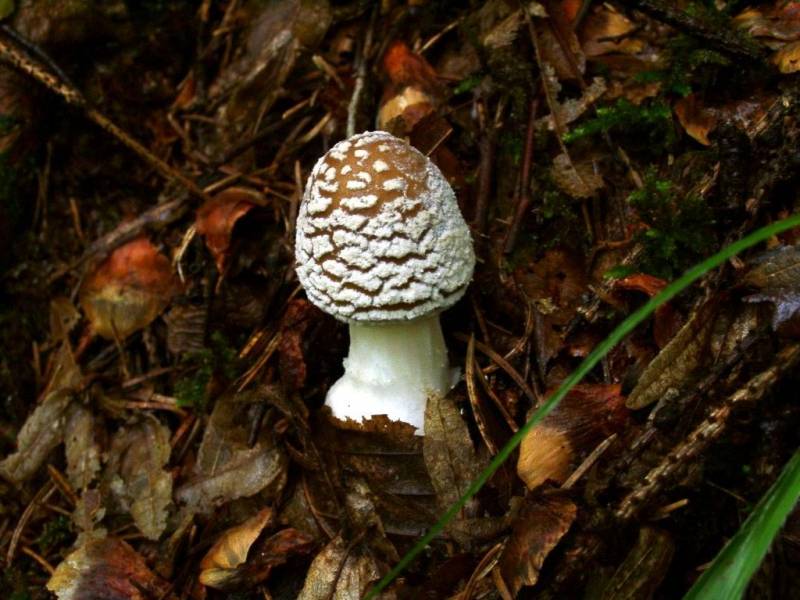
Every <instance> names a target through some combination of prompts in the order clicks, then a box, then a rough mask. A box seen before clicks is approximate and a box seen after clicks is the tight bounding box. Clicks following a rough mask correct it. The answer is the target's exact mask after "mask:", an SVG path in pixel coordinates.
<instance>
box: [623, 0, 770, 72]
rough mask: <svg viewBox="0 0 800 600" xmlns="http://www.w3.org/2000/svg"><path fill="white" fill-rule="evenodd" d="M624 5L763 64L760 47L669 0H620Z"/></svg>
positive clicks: (719, 48) (720, 49)
mask: <svg viewBox="0 0 800 600" xmlns="http://www.w3.org/2000/svg"><path fill="white" fill-rule="evenodd" d="M622 4H623V5H624V6H628V7H630V8H637V9H639V10H640V11H642V12H643V13H646V14H648V15H650V16H651V17H653V18H654V19H656V20H657V21H662V22H663V23H666V24H667V25H671V26H672V27H674V28H675V29H677V30H679V31H683V32H685V33H688V34H689V35H692V36H694V37H697V38H700V39H702V40H705V41H706V42H707V43H708V44H709V45H711V46H713V47H714V48H715V49H717V50H719V51H721V52H725V53H726V54H732V55H734V56H736V57H739V58H742V59H745V60H747V61H749V62H754V61H755V62H758V63H764V55H763V52H762V51H761V48H760V47H758V46H757V45H755V44H753V43H748V41H747V40H745V39H743V38H742V37H741V36H739V35H738V34H736V33H735V32H733V31H730V30H728V29H726V28H723V27H720V26H717V25H715V24H711V23H706V22H703V21H701V20H700V19H698V18H697V17H695V16H693V15H690V14H689V13H688V12H686V11H684V10H681V9H679V8H676V7H675V3H673V2H663V0H622Z"/></svg>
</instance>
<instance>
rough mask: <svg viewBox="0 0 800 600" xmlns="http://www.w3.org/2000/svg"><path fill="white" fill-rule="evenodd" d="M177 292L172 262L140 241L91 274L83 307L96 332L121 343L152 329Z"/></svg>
mask: <svg viewBox="0 0 800 600" xmlns="http://www.w3.org/2000/svg"><path fill="white" fill-rule="evenodd" d="M177 290H178V285H177V281H176V279H175V277H174V275H173V272H172V266H171V265H170V262H169V259H167V257H166V256H164V255H163V254H161V253H160V252H159V251H158V250H157V249H156V247H155V246H154V245H153V244H152V243H151V242H150V240H148V239H147V238H145V237H141V238H138V239H135V240H133V241H131V242H128V243H127V244H125V245H123V246H120V247H119V248H117V249H116V250H114V252H112V253H111V256H109V257H108V258H107V259H106V260H104V261H103V262H102V263H100V265H98V266H97V268H95V269H94V271H92V272H91V273H90V274H89V276H88V277H87V278H86V280H85V281H84V284H83V286H82V287H81V292H80V303H81V307H82V308H83V310H84V312H85V313H86V317H87V318H88V319H89V322H90V323H91V324H92V327H93V328H94V330H95V332H97V333H98V334H99V335H101V336H103V337H104V338H106V339H114V338H118V339H120V340H122V339H125V338H126V337H127V336H129V335H130V334H131V333H133V332H134V331H137V330H139V329H142V328H144V327H146V326H147V325H149V324H150V323H151V322H152V321H153V320H154V319H155V318H156V317H157V316H158V315H159V314H161V311H163V310H164V308H166V306H167V305H168V304H169V302H170V300H171V299H172V296H173V295H174V294H175V293H176V291H177Z"/></svg>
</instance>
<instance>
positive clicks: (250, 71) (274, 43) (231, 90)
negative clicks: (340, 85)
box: [209, 0, 332, 148]
mask: <svg viewBox="0 0 800 600" xmlns="http://www.w3.org/2000/svg"><path fill="white" fill-rule="evenodd" d="M242 12H243V13H244V14H242V22H243V23H246V24H247V29H246V31H245V32H244V34H243V36H244V39H243V41H242V42H241V43H240V48H241V52H240V53H238V55H237V56H236V57H235V58H234V60H232V61H231V62H230V64H228V65H227V66H226V67H225V69H224V70H223V71H222V72H221V73H220V76H219V77H218V78H217V80H216V81H215V82H214V84H213V85H212V87H211V89H210V90H209V94H210V96H211V98H213V99H221V98H224V99H225V102H224V103H223V104H222V105H221V106H220V109H219V111H218V125H217V128H218V130H219V132H220V134H221V136H222V140H221V142H222V146H221V147H223V148H230V147H233V146H234V145H236V144H237V143H240V142H241V141H242V136H243V135H252V134H253V133H255V132H254V131H252V127H253V125H254V124H256V123H258V122H259V121H260V120H261V119H260V117H261V116H262V115H264V114H266V113H267V111H268V110H269V108H270V107H271V106H272V104H273V103H274V102H275V100H276V99H277V98H278V97H279V96H280V94H281V92H282V86H283V83H284V81H286V77H287V76H288V75H289V73H290V72H291V71H292V68H293V67H294V65H295V61H296V59H297V56H298V55H299V54H300V52H301V51H307V50H309V49H311V48H313V47H315V46H316V45H317V44H318V43H319V41H320V40H321V39H322V38H323V36H324V35H325V33H326V32H327V30H328V27H329V25H330V23H331V18H332V15H331V8H330V4H329V2H328V1H327V0H279V1H277V2H268V3H266V4H263V3H260V2H253V3H248V4H247V6H246V7H245V8H244V9H243V11H242Z"/></svg>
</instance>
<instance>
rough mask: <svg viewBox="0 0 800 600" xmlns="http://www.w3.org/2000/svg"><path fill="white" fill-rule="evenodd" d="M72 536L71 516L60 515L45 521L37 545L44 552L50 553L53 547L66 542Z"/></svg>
mask: <svg viewBox="0 0 800 600" xmlns="http://www.w3.org/2000/svg"><path fill="white" fill-rule="evenodd" d="M71 537H72V528H71V527H70V520H69V518H67V517H65V516H64V515H58V516H57V517H56V518H55V519H50V520H49V521H47V523H45V525H44V528H43V529H42V533H41V534H39V537H38V538H37V539H36V545H37V546H38V547H39V550H40V551H41V553H42V554H48V553H49V552H50V550H51V549H53V548H55V547H57V546H60V545H62V544H65V543H66V542H67V541H68V540H69V539H70V538H71Z"/></svg>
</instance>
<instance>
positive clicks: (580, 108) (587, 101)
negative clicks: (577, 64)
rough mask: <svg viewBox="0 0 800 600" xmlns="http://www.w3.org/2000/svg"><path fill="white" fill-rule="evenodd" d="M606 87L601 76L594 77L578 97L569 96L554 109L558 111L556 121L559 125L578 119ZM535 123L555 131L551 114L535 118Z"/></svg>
mask: <svg viewBox="0 0 800 600" xmlns="http://www.w3.org/2000/svg"><path fill="white" fill-rule="evenodd" d="M606 89H607V86H606V82H605V80H603V78H601V77H595V78H594V79H593V80H592V83H590V84H589V86H588V87H586V89H584V90H583V92H582V94H581V96H580V97H579V98H570V99H569V100H565V101H564V102H562V103H561V104H559V106H558V110H557V111H556V112H557V113H558V122H559V123H560V124H561V125H569V124H570V123H572V122H573V121H576V120H577V119H579V118H580V117H581V115H583V113H585V112H586V111H587V110H589V107H591V106H592V105H593V104H594V103H595V102H596V101H597V100H598V99H599V98H600V97H601V96H602V95H603V94H604V93H605V91H606ZM536 125H537V127H546V128H547V130H548V131H555V129H556V124H555V120H554V119H553V115H547V116H546V117H542V118H541V119H537V120H536Z"/></svg>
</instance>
